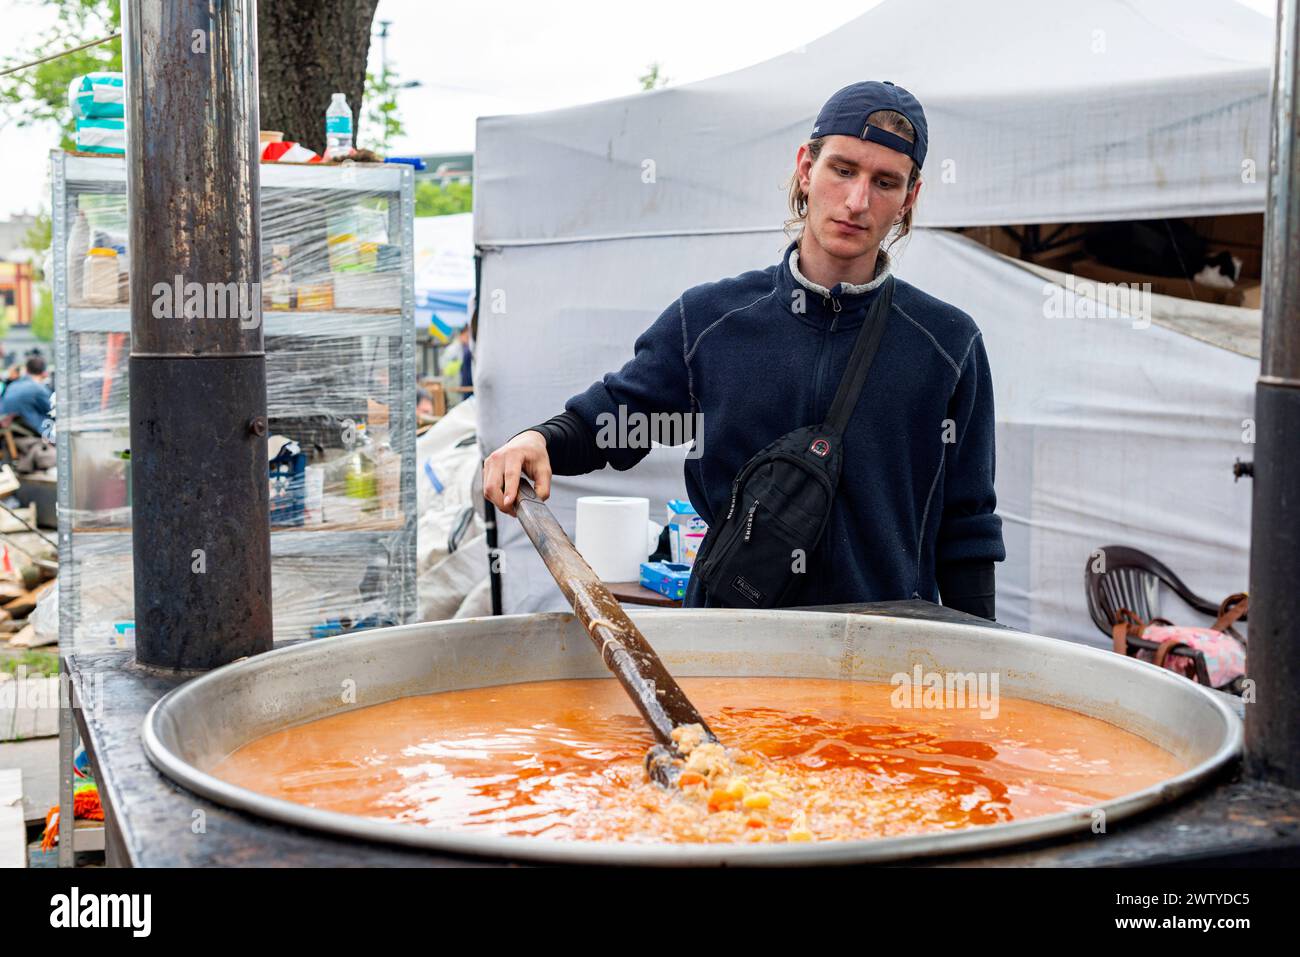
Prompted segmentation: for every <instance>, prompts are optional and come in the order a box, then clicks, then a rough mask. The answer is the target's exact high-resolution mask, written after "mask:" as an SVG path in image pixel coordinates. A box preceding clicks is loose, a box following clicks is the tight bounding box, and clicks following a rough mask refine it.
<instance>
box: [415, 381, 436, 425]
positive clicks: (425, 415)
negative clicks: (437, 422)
mask: <svg viewBox="0 0 1300 957" xmlns="http://www.w3.org/2000/svg"><path fill="white" fill-rule="evenodd" d="M415 421H416V422H432V421H433V396H431V395H429V393H428V392H427V391H425V390H424V389H421V388H420V387H419V386H416V389H415Z"/></svg>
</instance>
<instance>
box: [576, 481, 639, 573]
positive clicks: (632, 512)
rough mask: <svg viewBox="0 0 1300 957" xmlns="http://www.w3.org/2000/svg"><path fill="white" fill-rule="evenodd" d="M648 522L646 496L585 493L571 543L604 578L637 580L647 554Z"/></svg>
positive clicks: (580, 502) (579, 501)
mask: <svg viewBox="0 0 1300 957" xmlns="http://www.w3.org/2000/svg"><path fill="white" fill-rule="evenodd" d="M648 521H650V500H649V499H648V498H628V497H624V496H615V495H584V496H582V497H581V498H579V499H578V524H577V529H576V534H575V536H574V537H575V539H576V541H575V542H574V544H575V545H577V546H578V551H579V552H581V553H582V557H583V558H585V559H586V560H587V564H588V565H590V566H591V568H592V570H593V571H594V572H595V573H596V574H597V575H599V576H600V577H601V579H603V580H604V581H607V582H632V581H639V580H640V578H641V563H642V562H643V561H645V560H646V556H647V555H648V554H649V552H647V551H646V550H645V546H646V523H647V522H648Z"/></svg>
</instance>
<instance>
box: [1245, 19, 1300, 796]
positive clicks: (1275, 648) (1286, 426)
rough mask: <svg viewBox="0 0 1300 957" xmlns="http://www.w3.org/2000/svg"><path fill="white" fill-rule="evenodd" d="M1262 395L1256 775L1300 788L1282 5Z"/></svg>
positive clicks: (1291, 186)
mask: <svg viewBox="0 0 1300 957" xmlns="http://www.w3.org/2000/svg"><path fill="white" fill-rule="evenodd" d="M1277 29H1278V34H1277V39H1278V43H1277V61H1276V64H1275V66H1274V73H1273V116H1272V124H1271V128H1272V133H1271V156H1272V162H1271V163H1270V174H1269V188H1268V206H1267V212H1266V215H1265V227H1264V322H1263V343H1262V348H1261V358H1260V376H1259V380H1258V382H1257V383H1256V386H1255V436H1256V445H1255V463H1254V490H1253V491H1254V498H1253V503H1252V515H1251V548H1250V658H1249V677H1250V678H1251V679H1252V680H1253V687H1252V688H1250V690H1249V692H1248V695H1249V694H1253V696H1254V700H1253V701H1251V700H1250V698H1249V697H1248V698H1247V701H1248V703H1247V704H1246V766H1247V769H1248V770H1249V772H1250V773H1251V774H1252V775H1253V776H1255V777H1260V778H1265V779H1268V780H1272V781H1277V782H1279V783H1282V784H1285V785H1287V786H1288V787H1292V788H1300V691H1297V689H1298V688H1300V268H1297V265H1296V264H1297V263H1300V145H1298V142H1297V141H1298V139H1300V0H1279V4H1278V18H1277Z"/></svg>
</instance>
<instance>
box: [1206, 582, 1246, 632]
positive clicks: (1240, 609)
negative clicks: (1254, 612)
mask: <svg viewBox="0 0 1300 957" xmlns="http://www.w3.org/2000/svg"><path fill="white" fill-rule="evenodd" d="M1247 604H1248V599H1247V598H1246V593H1245V592H1241V591H1239V592H1237V593H1236V594H1235V595H1229V596H1228V597H1227V598H1225V599H1223V603H1222V604H1220V605H1219V617H1218V618H1216V619H1215V621H1214V624H1213V625H1211V626H1210V627H1211V628H1213V629H1214V630H1215V631H1225V632H1226V631H1231V630H1232V626H1233V625H1235V624H1236V623H1237V620H1238V619H1239V618H1241V616H1242V615H1244V614H1246V606H1247Z"/></svg>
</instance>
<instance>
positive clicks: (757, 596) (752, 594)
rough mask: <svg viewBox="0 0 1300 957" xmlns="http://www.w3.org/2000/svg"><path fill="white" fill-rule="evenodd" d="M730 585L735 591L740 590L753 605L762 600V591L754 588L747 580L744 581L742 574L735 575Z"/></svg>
mask: <svg viewBox="0 0 1300 957" xmlns="http://www.w3.org/2000/svg"><path fill="white" fill-rule="evenodd" d="M731 587H732V588H734V589H736V591H738V592H740V593H741V594H742V595H744V596H745V597H746V598H748V599H749V600H750V601H752V602H753V603H754V604H755V605H757V604H758V603H759V602H760V601H762V600H763V593H762V592H761V591H759V590H758V589H757V588H755V587H754V586H753V585H751V584H750V583H749V582H747V581H745V579H744V576H742V575H737V576H736V577H735V579H734V580H733V581H732V583H731Z"/></svg>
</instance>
